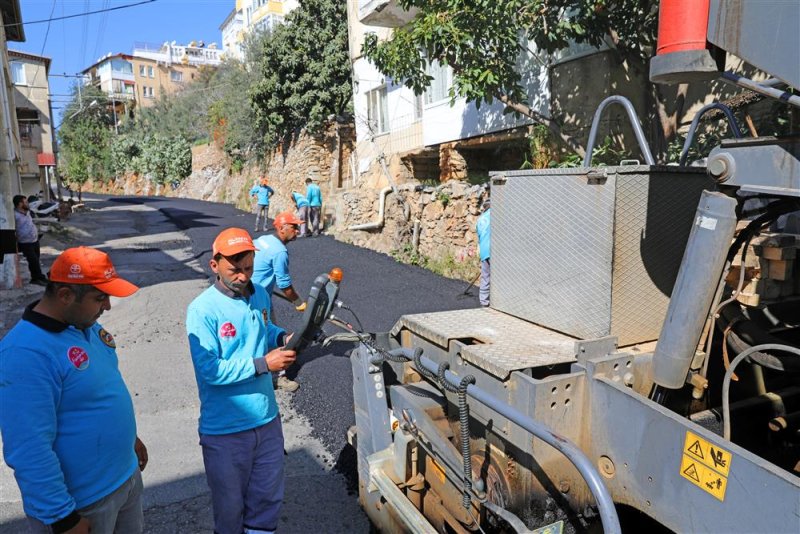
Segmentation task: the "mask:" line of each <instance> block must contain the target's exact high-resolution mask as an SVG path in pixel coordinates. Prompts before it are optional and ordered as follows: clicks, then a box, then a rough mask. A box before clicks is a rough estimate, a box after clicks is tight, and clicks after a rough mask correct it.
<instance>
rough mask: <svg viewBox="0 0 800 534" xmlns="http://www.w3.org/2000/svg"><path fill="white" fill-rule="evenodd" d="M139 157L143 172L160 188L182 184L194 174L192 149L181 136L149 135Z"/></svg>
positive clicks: (144, 140)
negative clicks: (166, 185)
mask: <svg viewBox="0 0 800 534" xmlns="http://www.w3.org/2000/svg"><path fill="white" fill-rule="evenodd" d="M138 157H139V161H140V164H141V169H142V172H143V173H145V175H146V176H147V177H148V178H149V179H150V181H152V182H153V183H155V184H156V185H157V186H159V187H160V186H163V185H165V184H177V183H180V182H181V181H182V180H183V179H184V178H186V177H187V176H189V174H191V172H192V147H191V145H189V143H188V142H187V141H186V140H185V139H184V138H183V137H180V136H175V137H166V136H164V135H161V134H152V135H148V136H147V137H145V138H144V139H143V140H142V144H141V154H140V155H139V156H138Z"/></svg>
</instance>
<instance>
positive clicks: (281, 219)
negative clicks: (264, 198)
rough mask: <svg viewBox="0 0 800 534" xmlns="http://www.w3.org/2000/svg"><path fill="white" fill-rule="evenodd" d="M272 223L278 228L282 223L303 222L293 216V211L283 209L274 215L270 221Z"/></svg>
mask: <svg viewBox="0 0 800 534" xmlns="http://www.w3.org/2000/svg"><path fill="white" fill-rule="evenodd" d="M272 224H273V225H274V226H275V228H280V227H281V226H283V225H284V224H303V221H302V219H298V218H297V217H295V215H294V213H292V212H291V211H284V212H283V213H279V214H277V215H276V216H275V220H274V221H272Z"/></svg>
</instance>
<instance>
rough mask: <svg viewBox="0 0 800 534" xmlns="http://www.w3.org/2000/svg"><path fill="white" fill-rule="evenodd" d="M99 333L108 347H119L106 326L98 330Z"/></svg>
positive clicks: (101, 339)
mask: <svg viewBox="0 0 800 534" xmlns="http://www.w3.org/2000/svg"><path fill="white" fill-rule="evenodd" d="M97 335H98V336H99V337H100V341H102V342H103V343H105V344H106V346H107V347H111V348H112V349H116V348H117V343H116V342H115V341H114V336H112V335H111V334H109V333H108V332H107V331H106V329H105V328H101V329H100V330H98V332H97Z"/></svg>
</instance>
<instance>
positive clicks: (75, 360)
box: [67, 347, 89, 371]
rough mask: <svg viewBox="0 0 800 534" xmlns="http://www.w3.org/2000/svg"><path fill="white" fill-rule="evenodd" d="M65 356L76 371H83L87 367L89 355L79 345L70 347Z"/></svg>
mask: <svg viewBox="0 0 800 534" xmlns="http://www.w3.org/2000/svg"><path fill="white" fill-rule="evenodd" d="M67 358H69V361H70V362H72V365H74V366H75V369H77V370H78V371H83V370H84V369H86V368H87V367H89V355H88V354H86V351H85V350H83V349H82V348H80V347H70V348H69V349H68V350H67Z"/></svg>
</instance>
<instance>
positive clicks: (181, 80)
mask: <svg viewBox="0 0 800 534" xmlns="http://www.w3.org/2000/svg"><path fill="white" fill-rule="evenodd" d="M221 62H222V51H221V50H219V49H218V48H217V46H216V44H215V43H212V44H210V45H209V46H206V45H205V44H204V43H203V42H202V41H201V42H194V41H193V42H191V43H189V44H187V45H178V44H176V43H174V42H172V43H170V42H166V43H163V44H161V45H154V44H148V43H136V44H135V45H134V48H133V53H132V54H114V55H111V54H109V55H107V56H105V57H103V58H101V59H100V60H99V61H97V62H96V63H95V64H94V65H92V66H90V67H88V68H87V69H85V70H84V71H83V75H84V77H85V83H87V84H91V85H95V86H96V87H99V88H100V89H101V90H102V91H103V92H105V93H106V94H107V95H108V97H109V100H110V101H111V102H112V105H113V107H114V110H115V112H116V113H117V114H118V116H119V117H120V118H121V117H122V116H125V115H129V114H131V113H133V110H134V108H135V107H136V106H139V107H143V108H146V107H150V106H153V105H154V104H155V102H156V101H157V100H158V98H160V97H161V96H163V95H170V94H174V93H177V92H180V91H181V90H183V88H184V87H185V86H186V84H188V83H191V82H192V81H194V80H195V79H197V77H198V76H199V75H200V72H201V71H202V69H207V68H216V67H217V66H218V65H219V64H220V63H221Z"/></svg>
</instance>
